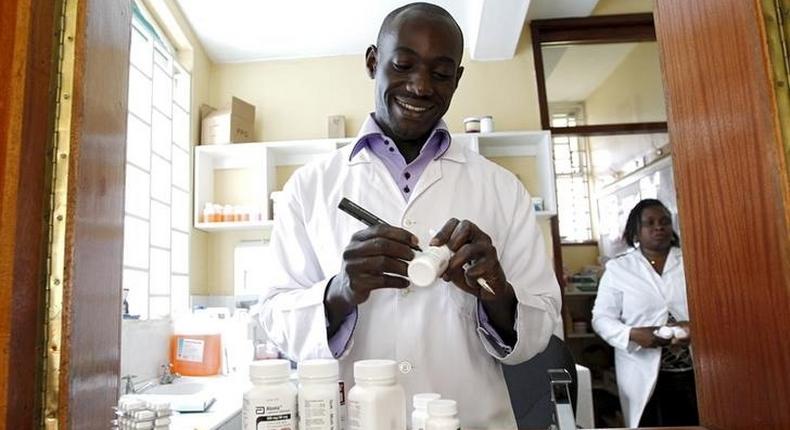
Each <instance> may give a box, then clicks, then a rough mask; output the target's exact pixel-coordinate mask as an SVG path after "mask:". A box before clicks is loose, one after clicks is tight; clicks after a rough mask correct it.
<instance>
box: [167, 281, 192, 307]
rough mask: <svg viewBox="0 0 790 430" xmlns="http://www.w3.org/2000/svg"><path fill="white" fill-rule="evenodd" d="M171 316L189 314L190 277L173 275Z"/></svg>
mask: <svg viewBox="0 0 790 430" xmlns="http://www.w3.org/2000/svg"><path fill="white" fill-rule="evenodd" d="M170 297H171V301H170V314H171V315H174V316H177V315H183V314H186V313H189V277H188V276H185V275H173V279H172V284H171V288H170Z"/></svg>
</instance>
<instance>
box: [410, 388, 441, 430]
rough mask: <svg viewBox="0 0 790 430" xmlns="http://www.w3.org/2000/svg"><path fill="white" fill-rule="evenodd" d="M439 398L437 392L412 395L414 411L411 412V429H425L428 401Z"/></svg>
mask: <svg viewBox="0 0 790 430" xmlns="http://www.w3.org/2000/svg"><path fill="white" fill-rule="evenodd" d="M441 398H442V396H441V395H440V394H439V393H419V394H415V395H414V397H412V406H414V411H413V412H412V413H411V430H425V423H426V422H427V421H428V403H429V402H431V401H433V400H439V399H441Z"/></svg>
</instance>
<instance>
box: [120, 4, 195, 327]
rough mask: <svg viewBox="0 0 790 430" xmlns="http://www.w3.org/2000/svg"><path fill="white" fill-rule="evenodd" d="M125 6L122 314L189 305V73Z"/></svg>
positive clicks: (151, 26)
mask: <svg viewBox="0 0 790 430" xmlns="http://www.w3.org/2000/svg"><path fill="white" fill-rule="evenodd" d="M133 9H134V16H133V20H132V35H131V49H130V65H129V116H128V125H127V142H126V148H127V149H126V151H127V152H126V192H125V193H126V208H125V219H124V248H123V288H124V296H125V298H126V301H127V303H128V314H129V315H138V316H139V317H140V318H143V319H154V318H167V317H169V316H171V315H176V314H179V313H183V312H187V311H188V310H189V231H190V224H191V223H190V213H189V209H190V208H189V201H190V199H189V195H190V177H189V160H190V158H189V150H190V143H189V106H190V76H189V74H188V73H187V72H186V71H185V70H184V69H183V68H182V67H181V66H180V65H179V64H178V63H176V62H175V61H174V59H173V53H174V50H173V48H172V47H171V45H170V44H169V43H168V42H167V40H166V39H165V38H164V37H163V36H162V34H163V33H162V32H161V31H158V30H157V28H156V25H155V23H154V21H153V20H152V19H150V18H148V16H147V14H146V12H145V11H144V10H142V9H141V8H140V6H139V5H137V4H134V5H133Z"/></svg>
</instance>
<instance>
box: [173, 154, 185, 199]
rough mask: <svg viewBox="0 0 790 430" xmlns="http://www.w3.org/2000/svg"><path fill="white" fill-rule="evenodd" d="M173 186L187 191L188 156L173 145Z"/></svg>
mask: <svg viewBox="0 0 790 430" xmlns="http://www.w3.org/2000/svg"><path fill="white" fill-rule="evenodd" d="M173 185H174V186H176V187H178V188H181V189H182V190H184V191H188V190H189V154H187V153H186V152H184V151H182V150H181V149H179V148H178V147H177V146H175V145H173Z"/></svg>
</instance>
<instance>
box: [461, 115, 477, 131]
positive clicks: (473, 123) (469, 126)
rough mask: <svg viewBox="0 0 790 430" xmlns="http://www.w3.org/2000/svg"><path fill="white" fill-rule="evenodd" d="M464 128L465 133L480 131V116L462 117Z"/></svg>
mask: <svg viewBox="0 0 790 430" xmlns="http://www.w3.org/2000/svg"><path fill="white" fill-rule="evenodd" d="M464 130H465V131H466V132H467V133H479V132H480V118H478V117H476V116H470V117H468V118H464Z"/></svg>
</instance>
